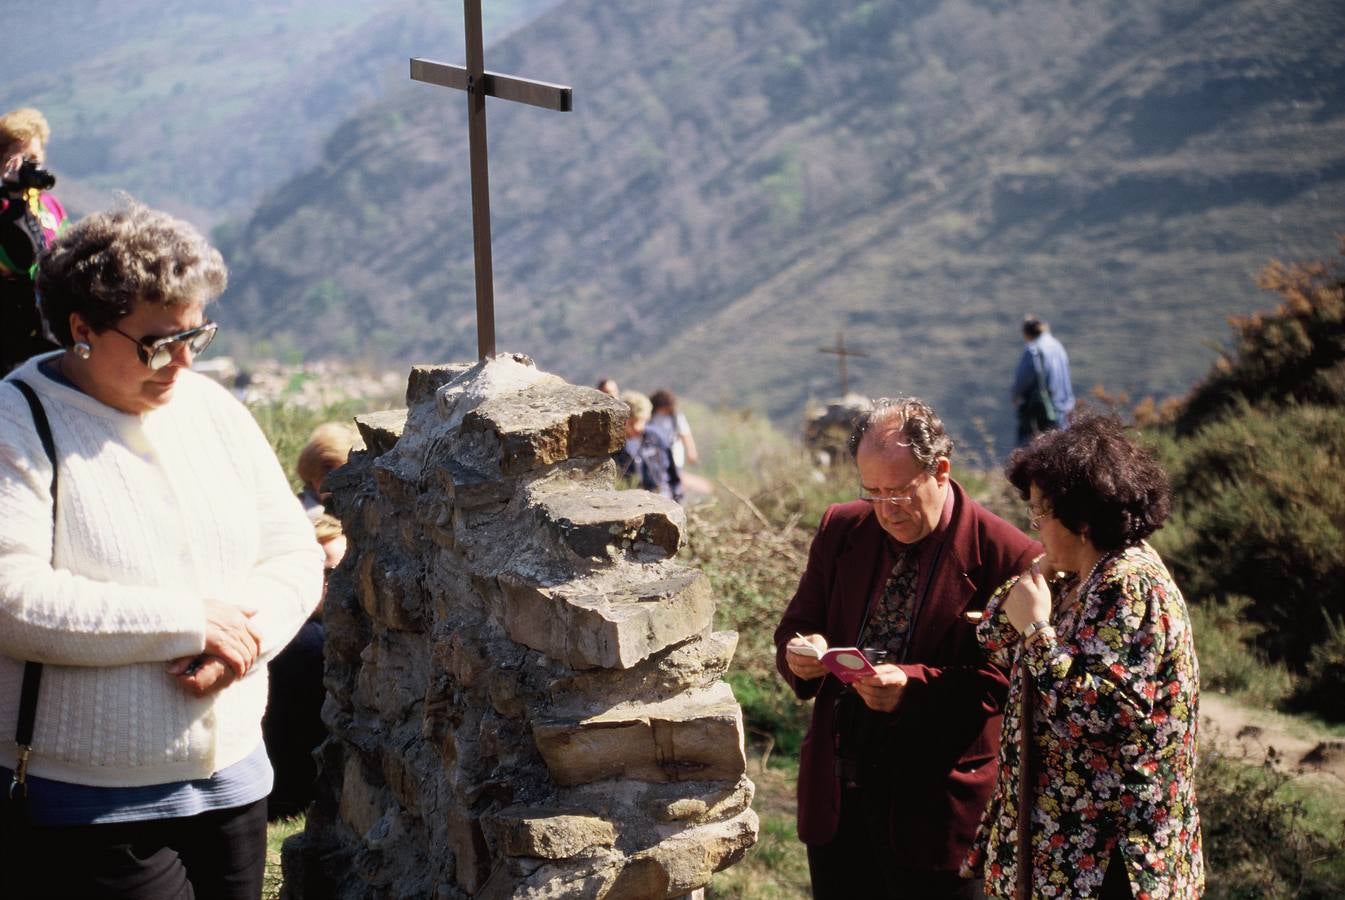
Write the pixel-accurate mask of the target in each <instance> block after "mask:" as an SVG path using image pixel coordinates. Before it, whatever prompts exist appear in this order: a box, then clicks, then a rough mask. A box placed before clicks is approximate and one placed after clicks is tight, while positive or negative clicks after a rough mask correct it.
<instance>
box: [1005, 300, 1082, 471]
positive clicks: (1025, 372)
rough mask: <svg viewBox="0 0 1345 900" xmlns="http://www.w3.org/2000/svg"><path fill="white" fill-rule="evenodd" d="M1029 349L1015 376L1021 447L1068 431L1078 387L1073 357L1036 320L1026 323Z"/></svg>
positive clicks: (1024, 330)
mask: <svg viewBox="0 0 1345 900" xmlns="http://www.w3.org/2000/svg"><path fill="white" fill-rule="evenodd" d="M1023 340H1024V341H1026V342H1027V346H1026V347H1024V348H1023V355H1022V356H1021V357H1019V359H1018V370H1017V372H1015V373H1014V376H1013V392H1012V393H1013V404H1014V408H1015V409H1016V410H1017V411H1018V445H1019V446H1022V445H1023V444H1026V443H1027V442H1028V441H1030V440H1032V438H1033V437H1034V436H1035V435H1038V434H1041V433H1042V432H1043V431H1050V430H1051V429H1053V428H1068V427H1069V414H1070V413H1071V412H1072V411H1073V410H1074V386H1073V385H1072V384H1071V383H1070V377H1069V354H1068V353H1066V352H1065V347H1064V345H1063V344H1061V343H1060V341H1058V340H1056V339H1055V336H1054V335H1052V334H1051V330H1050V326H1048V325H1047V324H1046V323H1045V322H1043V321H1042V320H1041V319H1039V318H1037V317H1036V316H1032V315H1029V316H1027V317H1025V318H1024V319H1023Z"/></svg>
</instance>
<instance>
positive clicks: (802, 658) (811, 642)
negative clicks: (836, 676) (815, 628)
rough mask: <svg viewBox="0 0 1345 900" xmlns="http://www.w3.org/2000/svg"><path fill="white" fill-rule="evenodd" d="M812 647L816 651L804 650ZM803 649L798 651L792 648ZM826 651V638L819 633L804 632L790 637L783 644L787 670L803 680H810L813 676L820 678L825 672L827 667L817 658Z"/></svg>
mask: <svg viewBox="0 0 1345 900" xmlns="http://www.w3.org/2000/svg"><path fill="white" fill-rule="evenodd" d="M809 646H811V647H813V648H814V649H815V650H816V651H817V652H816V653H812V652H806V648H807V647H809ZM796 647H797V648H799V649H800V650H805V652H803V653H800V652H798V651H796V650H795V649H794V648H796ZM826 652H827V639H826V638H825V637H823V636H822V635H820V634H804V635H799V636H797V637H793V638H790V640H789V643H788V644H785V665H787V666H789V671H791V672H793V673H794V674H795V675H796V676H798V677H799V678H802V679H804V680H805V681H811V680H812V679H814V678H821V677H822V676H823V675H825V674H827V667H826V666H824V665H822V663H821V661H820V660H819V659H818V658H817V657H819V656H821V655H822V654H823V653H826Z"/></svg>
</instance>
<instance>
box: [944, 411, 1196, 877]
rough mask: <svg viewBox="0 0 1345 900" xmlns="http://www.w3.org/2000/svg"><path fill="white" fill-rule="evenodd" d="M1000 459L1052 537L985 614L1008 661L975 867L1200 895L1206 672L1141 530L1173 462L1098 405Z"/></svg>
mask: <svg viewBox="0 0 1345 900" xmlns="http://www.w3.org/2000/svg"><path fill="white" fill-rule="evenodd" d="M1005 474H1006V475H1007V476H1008V478H1009V481H1010V482H1011V483H1012V484H1013V486H1014V487H1015V488H1017V489H1018V492H1019V493H1020V494H1021V495H1022V497H1023V499H1024V500H1026V501H1027V504H1028V512H1029V514H1030V515H1031V517H1032V527H1033V528H1035V529H1037V530H1038V531H1039V532H1040V534H1041V542H1042V544H1043V545H1045V548H1046V554H1045V556H1044V557H1043V558H1042V559H1040V560H1038V561H1037V562H1035V563H1034V564H1033V565H1032V567H1031V568H1030V569H1028V570H1026V571H1025V572H1024V573H1023V574H1022V576H1021V577H1015V578H1013V579H1012V580H1011V581H1009V582H1007V583H1006V584H1004V585H1003V586H1002V587H1000V588H999V589H998V590H997V591H996V592H995V595H994V596H993V597H992V598H991V599H990V603H989V604H988V605H987V606H986V609H985V615H984V617H983V618H982V619H981V622H980V625H979V626H978V627H977V629H976V637H977V640H979V641H980V643H981V645H982V646H983V647H984V649H985V650H986V652H988V653H990V654H991V658H992V659H994V660H995V661H996V662H997V663H998V664H999V665H1002V666H1011V667H1012V668H1011V672H1010V688H1009V701H1008V705H1007V706H1006V713H1005V716H1004V737H1003V740H1001V742H1000V748H999V777H998V781H997V783H996V785H995V792H994V796H993V799H992V800H991V803H990V806H989V808H988V809H987V810H986V813H985V819H984V821H983V822H982V824H981V827H980V830H979V831H978V833H977V839H976V844H975V849H974V852H973V853H972V854H971V855H970V857H969V859H968V861H967V867H966V871H967V874H969V875H975V876H978V877H982V878H984V882H985V890H986V893H987V894H988V895H990V896H992V897H1015V898H1016V897H1097V898H1102V900H1120V898H1125V900H1129V898H1131V897H1165V898H1169V900H1188V898H1197V897H1199V896H1200V895H1201V892H1202V890H1203V887H1204V878H1205V872H1204V858H1203V856H1202V855H1201V836H1200V814H1199V812H1198V811H1197V810H1196V796H1195V776H1196V726H1197V721H1198V717H1199V708H1198V704H1199V692H1200V691H1199V684H1200V677H1199V671H1198V666H1197V664H1196V652H1195V643H1194V641H1193V639H1192V635H1191V619H1190V616H1189V615H1188V613H1187V609H1186V603H1185V601H1184V600H1183V599H1182V594H1181V591H1180V590H1178V589H1177V586H1176V584H1174V583H1173V581H1172V576H1171V575H1170V574H1168V570H1167V568H1166V567H1165V566H1164V565H1163V561H1162V560H1161V559H1159V557H1158V554H1157V553H1155V552H1154V549H1153V548H1152V547H1150V546H1149V544H1148V543H1146V542H1145V538H1147V537H1148V536H1149V535H1150V534H1152V533H1153V532H1154V531H1157V530H1158V529H1159V528H1160V527H1161V526H1162V524H1163V521H1164V520H1165V519H1166V518H1167V514H1168V505H1169V488H1168V483H1167V477H1166V476H1165V475H1164V474H1163V470H1162V469H1161V468H1160V467H1159V465H1158V462H1157V460H1156V459H1155V457H1154V455H1153V454H1152V453H1151V452H1150V451H1148V450H1146V449H1144V448H1142V447H1140V446H1138V445H1137V444H1136V443H1135V442H1134V441H1132V440H1131V439H1130V438H1129V437H1128V436H1127V435H1126V433H1125V428H1124V426H1122V424H1121V423H1120V422H1119V421H1118V420H1116V419H1115V418H1111V417H1101V416H1086V417H1084V418H1083V419H1081V420H1080V421H1077V422H1075V423H1074V424H1072V425H1071V426H1070V427H1069V429H1068V430H1066V431H1053V432H1051V433H1049V434H1045V435H1042V436H1041V437H1039V438H1037V439H1036V440H1034V441H1033V442H1032V443H1031V444H1029V445H1028V446H1027V447H1020V448H1019V449H1017V450H1015V451H1014V453H1013V455H1012V456H1010V457H1009V462H1008V464H1007V465H1006V466H1005ZM1057 573H1063V574H1057ZM1025 822H1030V823H1031V824H1030V826H1029V827H1030V834H1029V833H1026V832H1027V829H1024V827H1023V826H1024V823H1025Z"/></svg>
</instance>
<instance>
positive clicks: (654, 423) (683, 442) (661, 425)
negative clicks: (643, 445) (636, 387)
mask: <svg viewBox="0 0 1345 900" xmlns="http://www.w3.org/2000/svg"><path fill="white" fill-rule="evenodd" d="M649 402H650V404H651V405H652V406H653V409H654V411H653V413H652V414H651V415H650V416H649V425H648V427H649V428H652V429H653V430H654V431H656V432H658V435H659V437H661V438H662V439H663V442H664V443H666V444H668V445H669V446H670V447H672V453H673V462H675V463H677V468H678V469H685V468H686V467H687V465H688V464H690V465H693V466H694V465H695V464H696V463H698V462H700V454H699V453H697V452H696V439H695V438H694V437H692V435H691V425H690V424H689V423H688V422H687V417H686V416H684V415H682V413H680V412H679V411H678V410H677V397H676V396H675V395H674V394H673V392H672V391H670V390H668V389H667V388H659V389H658V390H657V391H654V393H652V394H650V395H649Z"/></svg>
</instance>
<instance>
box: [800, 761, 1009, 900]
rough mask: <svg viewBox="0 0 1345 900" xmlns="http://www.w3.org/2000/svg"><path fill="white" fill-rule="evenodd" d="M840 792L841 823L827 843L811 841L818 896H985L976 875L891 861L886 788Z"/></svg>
mask: <svg viewBox="0 0 1345 900" xmlns="http://www.w3.org/2000/svg"><path fill="white" fill-rule="evenodd" d="M879 794H880V796H879V797H878V798H876V800H875V798H874V796H873V792H869V794H868V795H865V794H864V792H863V791H862V789H859V788H846V789H843V790H842V793H841V824H840V827H839V828H838V829H837V831H836V837H835V838H833V839H832V841H831V843H829V844H809V845H808V872H809V875H810V876H811V877H812V882H813V897H815V898H816V900H833V898H843V900H855V898H856V897H863V898H865V900H877V898H886V900H982V898H983V897H984V896H985V894H984V893H983V892H982V890H981V884H980V882H979V881H978V880H977V879H970V878H959V877H958V874H957V873H956V872H943V871H932V870H929V869H913V868H907V867H905V866H898V865H896V864H894V863H893V862H892V847H891V845H890V843H889V839H888V831H887V814H888V807H889V804H890V803H891V799H890V798H889V797H888V796H887V794H886V792H879Z"/></svg>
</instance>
